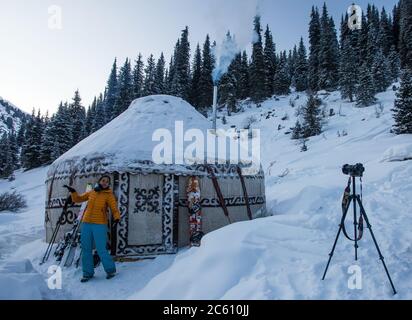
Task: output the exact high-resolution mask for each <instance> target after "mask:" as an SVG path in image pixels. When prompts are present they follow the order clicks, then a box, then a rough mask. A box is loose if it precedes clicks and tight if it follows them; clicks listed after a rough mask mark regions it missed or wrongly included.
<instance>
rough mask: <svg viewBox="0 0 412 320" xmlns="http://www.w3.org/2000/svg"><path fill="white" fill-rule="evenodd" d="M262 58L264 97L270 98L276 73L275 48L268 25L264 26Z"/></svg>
mask: <svg viewBox="0 0 412 320" xmlns="http://www.w3.org/2000/svg"><path fill="white" fill-rule="evenodd" d="M263 58H264V65H265V96H266V97H271V96H272V95H273V93H274V80H275V73H276V47H275V43H274V42H273V36H272V33H271V31H270V29H269V25H267V26H266V32H265V49H264V53H263Z"/></svg>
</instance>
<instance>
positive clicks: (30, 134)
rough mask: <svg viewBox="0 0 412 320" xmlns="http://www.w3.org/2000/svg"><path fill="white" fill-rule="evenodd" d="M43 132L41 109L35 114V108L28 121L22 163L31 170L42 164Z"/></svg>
mask: <svg viewBox="0 0 412 320" xmlns="http://www.w3.org/2000/svg"><path fill="white" fill-rule="evenodd" d="M42 134H43V123H42V119H41V115H40V110H39V112H38V114H37V116H35V113H34V110H33V113H32V116H31V118H30V119H29V121H28V122H27V126H26V133H25V143H24V145H23V147H22V165H23V167H24V168H25V169H27V170H30V169H34V168H37V167H39V166H41V164H42V163H41V142H42Z"/></svg>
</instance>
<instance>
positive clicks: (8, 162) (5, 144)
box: [0, 133, 13, 178]
mask: <svg viewBox="0 0 412 320" xmlns="http://www.w3.org/2000/svg"><path fill="white" fill-rule="evenodd" d="M12 173H13V160H12V151H11V149H10V144H9V139H8V136H7V134H6V133H4V134H3V135H2V137H1V139H0V178H7V177H9V176H10V175H11V174H12Z"/></svg>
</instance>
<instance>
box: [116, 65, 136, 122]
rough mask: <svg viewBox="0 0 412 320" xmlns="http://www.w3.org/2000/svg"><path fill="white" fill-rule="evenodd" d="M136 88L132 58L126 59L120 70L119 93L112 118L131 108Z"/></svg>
mask: <svg viewBox="0 0 412 320" xmlns="http://www.w3.org/2000/svg"><path fill="white" fill-rule="evenodd" d="M133 95H134V89H133V81H132V70H131V66H130V60H129V59H126V62H125V63H124V65H123V66H122V68H121V69H120V72H119V93H118V96H117V99H116V103H115V105H114V110H113V115H112V119H114V118H116V117H117V116H119V115H120V114H122V113H123V112H124V111H126V110H127V108H129V106H130V104H131V103H132V101H133Z"/></svg>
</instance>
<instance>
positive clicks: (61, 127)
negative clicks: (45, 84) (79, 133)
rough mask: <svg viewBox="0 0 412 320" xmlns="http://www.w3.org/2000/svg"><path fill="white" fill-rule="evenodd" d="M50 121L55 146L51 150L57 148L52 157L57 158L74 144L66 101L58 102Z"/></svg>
mask: <svg viewBox="0 0 412 320" xmlns="http://www.w3.org/2000/svg"><path fill="white" fill-rule="evenodd" d="M52 123H53V124H54V131H53V132H54V138H55V139H54V140H55V143H54V145H55V146H54V148H53V150H54V151H55V150H57V149H58V150H59V153H58V154H57V153H56V152H54V154H53V156H52V158H53V159H57V158H58V157H60V156H61V155H62V154H63V153H65V152H66V151H68V150H69V149H70V148H72V147H73V146H74V145H73V138H72V130H73V127H72V122H71V115H70V112H69V106H68V103H67V102H66V103H64V104H63V103H60V105H59V108H58V110H57V112H56V114H55V115H54V117H53V122H52ZM26 136H27V135H26Z"/></svg>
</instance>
